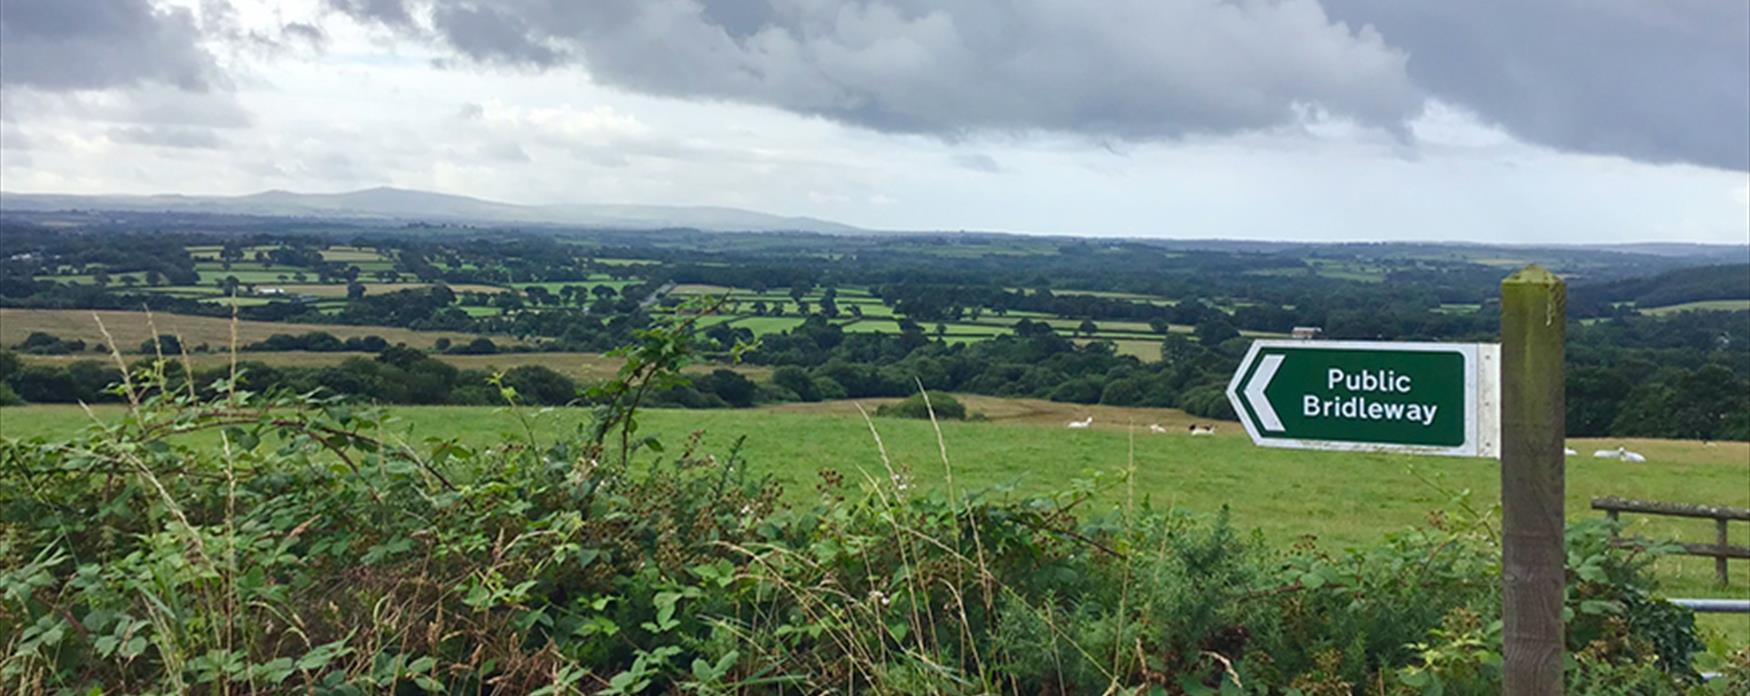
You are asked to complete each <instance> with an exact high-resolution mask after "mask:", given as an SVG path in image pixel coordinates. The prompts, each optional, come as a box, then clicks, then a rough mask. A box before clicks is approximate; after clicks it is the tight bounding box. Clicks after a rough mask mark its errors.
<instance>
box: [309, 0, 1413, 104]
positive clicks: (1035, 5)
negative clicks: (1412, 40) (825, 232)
mask: <svg viewBox="0 0 1750 696" xmlns="http://www.w3.org/2000/svg"><path fill="white" fill-rule="evenodd" d="M360 4H361V3H359V2H358V1H357V0H345V1H344V2H343V1H341V0H331V2H330V5H331V6H333V7H336V8H337V9H341V10H343V11H349V12H350V13H351V14H354V15H355V16H359V17H362V18H365V19H367V20H372V21H382V20H380V19H378V14H379V12H377V9H375V8H359V7H357V5H360ZM394 5H395V7H396V8H397V11H398V12H401V13H403V14H406V15H407V16H410V17H411V16H413V15H415V14H418V13H416V12H410V11H408V10H407V8H406V6H405V5H402V4H400V3H394ZM428 6H429V10H430V15H431V17H432V27H431V28H430V30H429V32H428V30H426V29H425V28H423V27H418V26H415V25H414V23H411V22H409V23H405V24H401V25H399V26H401V27H403V28H404V29H406V31H407V33H408V34H409V35H412V36H419V37H424V36H428V35H435V36H437V37H439V38H440V40H442V41H443V42H445V43H447V44H449V45H450V46H451V47H452V48H454V49H455V50H456V51H457V52H458V53H460V54H462V55H464V56H466V57H468V58H471V59H474V60H477V61H485V62H493V63H510V64H523V65H532V66H549V65H553V64H556V63H560V62H577V63H580V64H582V65H584V66H586V68H587V70H588V71H589V72H590V74H591V75H592V77H594V78H595V79H596V80H598V81H600V82H603V83H607V84H613V85H618V86H622V87H625V88H628V89H633V90H637V91H641V92H646V93H653V94H660V95H671V96H678V97H691V98H713V99H727V100H735V101H742V102H749V103H756V104H767V105H771V106H776V107H778V108H783V109H788V110H791V111H795V112H800V113H804V114H812V115H819V116H824V117H827V118H832V119H836V120H840V121H844V122H848V123H853V124H857V125H860V126H865V127H869V128H874V129H877V130H884V131H900V132H917V133H931V134H939V135H947V136H954V135H958V134H960V133H965V132H971V131H978V130H1015V131H1029V130H1041V129H1043V130H1060V131H1071V132H1084V133H1090V134H1097V135H1101V136H1114V137H1123V138H1155V137H1172V136H1177V135H1182V134H1187V133H1202V132H1208V133H1228V132H1235V131H1242V130H1250V129H1258V128H1268V127H1272V126H1276V125H1280V124H1284V123H1290V122H1292V121H1293V120H1294V119H1295V118H1296V111H1297V108H1299V107H1300V106H1302V105H1307V104H1315V105H1318V106H1320V107H1322V108H1324V109H1326V110H1328V111H1330V112H1333V113H1336V114H1341V115H1345V116H1350V117H1353V118H1356V119H1358V120H1360V121H1363V122H1366V123H1373V124H1382V125H1394V124H1398V123H1401V122H1402V121H1403V119H1405V118H1407V117H1408V116H1410V115H1412V114H1413V113H1414V112H1415V111H1416V110H1418V109H1419V108H1420V104H1421V97H1420V95H1419V94H1418V93H1417V90H1416V89H1415V87H1414V86H1413V85H1412V84H1411V83H1410V81H1409V79H1408V77H1407V76H1406V75H1405V73H1404V70H1403V63H1404V57H1403V55H1402V54H1401V53H1399V52H1398V51H1396V50H1394V49H1392V48H1390V47H1389V46H1386V45H1385V43H1384V42H1383V41H1382V40H1381V39H1380V37H1379V36H1377V35H1376V34H1374V33H1373V32H1372V31H1370V30H1367V29H1364V28H1363V29H1355V28H1350V27H1346V26H1342V25H1340V24H1337V23H1334V22H1331V21H1329V20H1328V19H1327V18H1326V17H1325V15H1324V12H1323V10H1322V9H1321V8H1320V7H1319V5H1318V4H1317V2H1316V1H1315V0H1242V1H1241V2H1237V3H1227V2H1218V1H1216V0H1170V1H1165V2H1163V1H1161V0H1109V1H1107V2H1100V3H1058V2H1028V3H1020V4H1013V3H1007V2H999V1H997V0H958V1H955V2H933V1H926V0H855V1H851V2H845V3H821V2H799V1H795V0H769V1H762V0H738V1H733V2H730V1H724V0H715V1H711V2H704V3H700V2H696V1H695V0H602V1H599V2H586V3H554V2H547V1H545V0H507V1H505V2H497V3H492V4H490V5H487V4H483V3H475V2H468V1H465V0H422V3H421V4H420V7H422V8H425V7H428ZM384 23H385V24H389V23H388V22H384Z"/></svg>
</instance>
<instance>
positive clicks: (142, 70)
mask: <svg viewBox="0 0 1750 696" xmlns="http://www.w3.org/2000/svg"><path fill="white" fill-rule="evenodd" d="M200 39H201V32H200V28H199V27H198V26H196V24H195V21H194V17H193V16H192V15H191V14H190V13H189V12H188V11H187V10H183V9H154V8H153V7H152V6H151V4H150V3H149V2H147V0H5V2H0V46H4V50H0V86H6V87H28V88H33V89H39V90H47V91H63V90H92V89H109V88H116V87H132V86H136V85H140V84H145V83H160V84H166V85H172V86H175V87H178V88H181V89H185V90H193V91H202V90H206V89H208V88H210V87H212V86H213V85H214V84H215V83H218V82H222V80H223V77H222V75H221V74H220V73H219V71H218V69H217V68H216V67H215V65H214V63H213V57H212V56H211V55H210V54H208V53H207V52H206V51H205V50H203V49H202V48H200V44H199V41H200Z"/></svg>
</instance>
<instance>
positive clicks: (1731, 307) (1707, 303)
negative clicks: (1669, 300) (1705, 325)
mask: <svg viewBox="0 0 1750 696" xmlns="http://www.w3.org/2000/svg"><path fill="white" fill-rule="evenodd" d="M1746 310H1750V300H1703V301H1701V302H1685V303H1683V304H1674V305H1666V306H1664V307H1647V308H1644V309H1642V310H1640V311H1641V313H1643V314H1652V315H1655V316H1656V315H1661V314H1675V313H1677V312H1701V311H1709V312H1742V311H1746Z"/></svg>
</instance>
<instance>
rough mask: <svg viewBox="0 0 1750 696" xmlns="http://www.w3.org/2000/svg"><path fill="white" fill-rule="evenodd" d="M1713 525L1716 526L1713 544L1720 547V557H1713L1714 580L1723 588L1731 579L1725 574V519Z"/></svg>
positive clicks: (1716, 521) (1718, 520)
mask: <svg viewBox="0 0 1750 696" xmlns="http://www.w3.org/2000/svg"><path fill="white" fill-rule="evenodd" d="M1714 524H1715V525H1718V526H1717V527H1716V530H1717V533H1716V534H1715V535H1714V538H1715V539H1716V541H1715V542H1714V543H1716V544H1719V545H1720V555H1718V556H1715V557H1714V579H1715V580H1717V581H1718V582H1719V583H1720V587H1725V586H1726V585H1728V584H1730V582H1731V579H1732V578H1731V576H1729V575H1727V574H1726V545H1727V544H1726V519H1725V518H1724V517H1722V518H1720V519H1717V520H1714Z"/></svg>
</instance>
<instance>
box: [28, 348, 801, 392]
mask: <svg viewBox="0 0 1750 696" xmlns="http://www.w3.org/2000/svg"><path fill="white" fill-rule="evenodd" d="M142 340H144V339H142ZM410 345H411V344H410ZM420 347H422V348H423V347H424V346H420ZM19 357H21V358H23V359H24V361H25V362H26V363H32V364H51V365H64V364H67V363H71V362H75V361H79V360H103V359H105V357H104V356H102V355H97V354H94V353H78V354H74V355H21V356H19ZM374 357H376V354H374V353H358V352H348V351H341V352H331V353H313V352H308V351H260V352H246V353H238V359H239V360H251V361H256V362H262V363H266V364H268V365H272V366H274V367H328V366H331V365H338V364H340V363H341V362H343V361H345V360H347V359H348V358H367V359H369V358H374ZM433 357H435V358H437V359H438V360H441V361H443V362H446V363H449V364H451V365H455V366H456V367H458V368H461V369H464V370H485V371H492V370H509V369H511V368H514V367H520V366H523V365H540V366H542V367H546V368H548V369H551V370H554V371H555V372H559V373H561V374H564V375H566V376H567V377H570V378H572V379H575V380H579V381H585V382H594V381H598V380H602V379H606V378H607V377H609V376H610V375H613V374H614V372H615V371H617V370H619V369H620V364H621V361H620V360H619V359H618V358H610V357H608V356H605V355H602V354H599V353H502V354H499V355H437V356H433ZM189 360H190V361H191V362H193V363H194V366H195V367H196V368H206V367H218V366H222V365H228V364H230V356H229V355H227V354H226V353H224V352H222V351H221V352H216V353H191V354H190V355H189ZM720 367H726V366H724V365H717V364H708V365H694V366H692V367H690V368H688V369H687V372H689V373H694V374H703V373H706V372H710V371H712V370H715V369H717V368H720ZM727 367H729V369H732V370H735V371H736V372H740V373H742V374H744V375H747V376H748V378H750V379H755V380H766V379H769V378H771V374H772V370H771V368H768V367H750V366H744V365H735V366H727Z"/></svg>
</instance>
